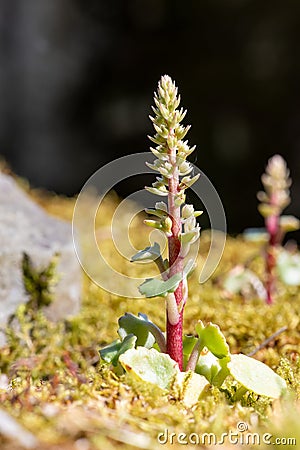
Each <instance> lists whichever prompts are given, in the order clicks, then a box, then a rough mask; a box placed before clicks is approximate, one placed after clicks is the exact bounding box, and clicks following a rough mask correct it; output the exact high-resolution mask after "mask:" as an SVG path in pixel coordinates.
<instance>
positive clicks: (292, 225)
mask: <svg viewBox="0 0 300 450" xmlns="http://www.w3.org/2000/svg"><path fill="white" fill-rule="evenodd" d="M279 225H280V228H281V229H282V231H284V232H285V233H287V232H288V231H297V230H299V228H300V220H299V219H297V217H295V216H288V215H284V216H281V217H280V218H279Z"/></svg>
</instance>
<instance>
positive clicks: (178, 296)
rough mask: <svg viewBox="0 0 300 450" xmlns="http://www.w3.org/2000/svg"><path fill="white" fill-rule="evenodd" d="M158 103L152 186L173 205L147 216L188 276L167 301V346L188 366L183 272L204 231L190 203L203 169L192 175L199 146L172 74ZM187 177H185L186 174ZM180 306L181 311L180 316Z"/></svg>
mask: <svg viewBox="0 0 300 450" xmlns="http://www.w3.org/2000/svg"><path fill="white" fill-rule="evenodd" d="M154 103H155V107H152V110H153V112H154V114H155V116H154V117H152V116H150V120H151V122H152V123H153V127H154V129H155V132H156V134H155V135H154V137H152V136H148V137H149V139H150V140H151V141H152V142H154V144H156V147H155V148H152V147H151V148H150V149H151V151H152V153H153V154H154V156H155V157H156V158H157V159H155V161H154V162H153V163H150V164H149V163H147V165H148V167H150V168H151V169H153V170H155V171H156V172H159V174H160V175H161V176H158V177H156V181H155V182H154V183H153V184H152V187H147V188H146V189H147V190H148V191H149V192H152V193H153V194H157V195H162V196H164V195H165V196H168V205H166V204H165V203H163V202H158V203H156V205H155V210H154V211H153V209H148V210H146V211H148V212H149V213H150V214H153V215H154V216H156V217H157V218H159V220H156V221H153V220H147V221H145V223H146V224H147V225H149V226H151V227H155V228H158V229H159V230H161V231H163V232H164V233H165V235H166V236H167V238H168V252H169V261H168V267H169V268H168V271H167V277H168V278H172V277H173V276H176V275H178V274H180V275H181V280H182V281H180V283H179V284H178V286H177V287H176V289H175V291H174V294H172V299H173V301H172V302H171V301H170V298H169V300H167V301H166V309H167V352H168V353H169V355H170V356H171V358H173V359H174V360H175V361H177V362H178V364H179V367H180V368H182V357H183V356H182V319H183V308H184V304H185V301H186V297H187V287H186V285H187V283H186V279H185V278H186V277H185V276H183V275H182V273H183V260H184V258H185V257H186V256H187V255H188V253H189V250H190V245H191V244H192V243H193V242H195V241H196V240H197V239H198V238H199V233H200V228H199V226H198V225H197V223H196V219H195V217H197V216H198V215H200V212H199V211H194V208H193V206H192V205H184V203H185V198H186V195H185V190H186V189H187V188H188V187H190V186H191V185H192V184H193V183H194V182H195V181H196V180H197V179H198V177H199V175H196V176H194V177H192V178H191V177H190V176H188V174H189V173H191V172H192V170H193V167H192V166H191V165H190V164H189V163H188V161H186V158H187V156H188V155H190V154H191V153H192V152H193V151H194V150H195V146H194V147H192V148H190V147H189V145H188V141H187V140H185V141H183V139H184V138H185V136H186V134H187V133H188V131H189V129H190V125H187V126H184V125H182V124H181V123H180V122H182V120H183V119H184V117H185V115H186V110H184V109H183V108H180V109H177V108H178V106H179V104H180V96H178V95H177V87H176V86H175V83H174V82H173V81H172V79H171V78H170V77H169V76H168V75H164V76H163V77H161V79H160V81H159V83H158V89H157V92H156V93H155V94H154ZM181 177H184V178H183V179H182V180H181V179H180V178H181ZM182 207H183V208H182ZM181 208H182V215H181ZM182 228H183V229H182ZM174 305H175V309H174ZM176 305H177V306H176ZM174 310H176V311H178V312H176V314H177V315H178V317H177V315H176V320H174Z"/></svg>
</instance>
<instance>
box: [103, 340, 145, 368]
mask: <svg viewBox="0 0 300 450" xmlns="http://www.w3.org/2000/svg"><path fill="white" fill-rule="evenodd" d="M136 340H137V337H136V336H134V335H133V334H128V335H127V336H125V338H124V340H123V341H120V340H119V339H117V340H116V341H114V342H112V343H111V344H109V345H107V346H106V347H103V348H101V349H100V350H99V353H100V356H101V358H102V359H103V361H105V362H107V363H109V364H112V365H113V366H115V367H117V365H118V360H119V356H120V355H122V354H123V353H125V352H126V351H127V350H129V349H131V348H134V347H135V343H136Z"/></svg>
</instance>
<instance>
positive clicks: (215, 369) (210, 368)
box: [195, 351, 230, 386]
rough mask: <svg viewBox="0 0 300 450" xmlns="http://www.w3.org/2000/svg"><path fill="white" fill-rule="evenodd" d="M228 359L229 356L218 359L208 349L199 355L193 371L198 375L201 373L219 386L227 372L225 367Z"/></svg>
mask: <svg viewBox="0 0 300 450" xmlns="http://www.w3.org/2000/svg"><path fill="white" fill-rule="evenodd" d="M229 361H230V356H227V357H225V358H221V359H219V358H217V357H216V356H215V355H213V353H211V352H209V351H208V352H206V353H204V354H201V355H200V358H199V359H198V363H197V365H196V369H195V372H196V373H198V374H199V375H203V376H204V377H205V378H206V379H207V380H208V381H209V382H210V383H211V384H214V385H215V386H221V384H222V383H223V381H224V380H225V378H226V377H227V375H228V374H229V370H228V368H227V364H228V362H229Z"/></svg>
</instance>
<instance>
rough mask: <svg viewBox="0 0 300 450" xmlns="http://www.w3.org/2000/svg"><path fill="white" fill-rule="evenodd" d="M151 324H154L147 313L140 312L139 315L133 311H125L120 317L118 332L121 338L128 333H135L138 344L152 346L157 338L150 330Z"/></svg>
mask: <svg viewBox="0 0 300 450" xmlns="http://www.w3.org/2000/svg"><path fill="white" fill-rule="evenodd" d="M151 325H152V326H153V325H154V324H152V322H150V321H149V320H148V317H147V316H146V314H141V313H139V315H138V317H137V316H135V315H133V314H131V313H125V314H124V316H122V317H120V318H119V329H118V334H119V336H120V338H121V339H124V338H125V336H127V335H128V334H134V335H135V336H136V337H137V341H136V345H141V346H143V347H147V348H151V347H153V344H154V342H155V338H154V336H153V334H152V333H151V332H150V330H149V328H150V327H151Z"/></svg>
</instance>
